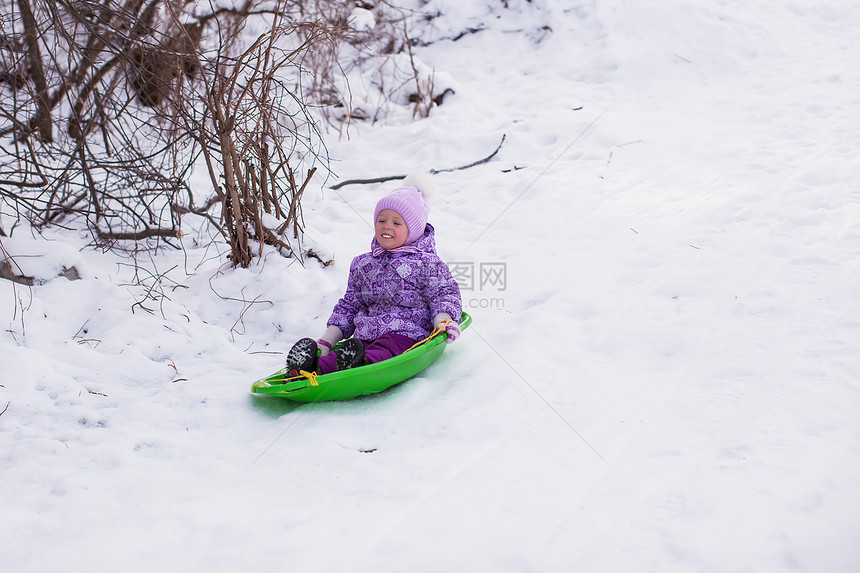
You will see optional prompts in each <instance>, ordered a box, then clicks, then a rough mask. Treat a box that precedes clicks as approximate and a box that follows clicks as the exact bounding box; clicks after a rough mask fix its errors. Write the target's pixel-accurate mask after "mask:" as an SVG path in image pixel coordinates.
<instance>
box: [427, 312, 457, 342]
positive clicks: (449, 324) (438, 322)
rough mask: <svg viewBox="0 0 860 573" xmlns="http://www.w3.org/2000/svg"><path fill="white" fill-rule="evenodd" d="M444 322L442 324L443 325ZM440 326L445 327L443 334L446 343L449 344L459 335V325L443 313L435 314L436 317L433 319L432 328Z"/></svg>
mask: <svg viewBox="0 0 860 573" xmlns="http://www.w3.org/2000/svg"><path fill="white" fill-rule="evenodd" d="M443 323H444V325H443ZM439 327H442V328H444V329H445V334H446V335H447V336H448V338H447V339H446V340H445V342H447V343H448V344H451V343H452V342H454V341H455V340H457V337H458V336H460V325H459V324H457V321H456V320H454V319H452V318H451V317H450V316H448V315H447V314H445V313H440V314H437V315H436V318H435V319H434V320H433V328H439Z"/></svg>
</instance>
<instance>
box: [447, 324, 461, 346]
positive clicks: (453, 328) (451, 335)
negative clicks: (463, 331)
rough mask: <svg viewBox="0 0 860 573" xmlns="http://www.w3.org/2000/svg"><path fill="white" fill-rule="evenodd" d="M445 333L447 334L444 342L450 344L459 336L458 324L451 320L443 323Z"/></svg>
mask: <svg viewBox="0 0 860 573" xmlns="http://www.w3.org/2000/svg"><path fill="white" fill-rule="evenodd" d="M445 334H447V335H448V338H447V339H446V340H445V343H446V344H451V343H452V342H454V341H455V340H457V338H458V337H459V336H460V325H459V324H457V323H456V322H454V321H453V320H452V321H451V322H449V323H448V324H446V325H445Z"/></svg>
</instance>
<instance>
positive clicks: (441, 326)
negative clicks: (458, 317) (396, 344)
mask: <svg viewBox="0 0 860 573" xmlns="http://www.w3.org/2000/svg"><path fill="white" fill-rule="evenodd" d="M449 322H454V319H452V318H446V319H445V320H442V321H439V325H438V326H437V327H436V328H434V329H433V332H431V333H430V336H428V337H427V338H425V339H424V340H421V341H419V342H416V343H415V344H413V345H412V346H410V347H409V348H407V349H406V352H409V351H410V350H412V349H413V348H415V347H417V346H421V345H422V344H424V343H425V342H428V341H429V340H430V339H431V338H433V337H434V336H436V335H437V334H439V333H440V332H443V331H444V330H445V326H446V325H447V324H448V323H449Z"/></svg>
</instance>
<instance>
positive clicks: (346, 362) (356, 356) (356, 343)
mask: <svg viewBox="0 0 860 573" xmlns="http://www.w3.org/2000/svg"><path fill="white" fill-rule="evenodd" d="M362 362H364V343H363V342H362V341H360V340H359V339H357V338H350V339H349V340H347V341H346V342H344V343H342V344H341V345H340V348H339V349H338V351H337V369H338V370H347V369H349V368H355V367H356V366H361V363H362Z"/></svg>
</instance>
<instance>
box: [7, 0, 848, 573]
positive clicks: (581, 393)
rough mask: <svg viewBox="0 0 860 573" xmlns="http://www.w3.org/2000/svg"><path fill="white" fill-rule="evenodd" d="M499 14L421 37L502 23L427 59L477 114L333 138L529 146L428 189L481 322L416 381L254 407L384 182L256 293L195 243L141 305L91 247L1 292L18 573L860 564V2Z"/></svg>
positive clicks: (322, 202) (311, 202)
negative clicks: (314, 253) (61, 272)
mask: <svg viewBox="0 0 860 573" xmlns="http://www.w3.org/2000/svg"><path fill="white" fill-rule="evenodd" d="M508 4H509V5H511V7H510V8H508V9H503V8H502V7H501V5H497V3H493V4H492V5H488V6H480V5H469V6H468V7H467V6H466V3H457V2H453V1H452V0H448V1H438V0H434V1H432V2H431V3H430V4H428V7H427V9H428V10H430V9H436V8H438V9H439V10H440V11H441V12H442V13H443V14H444V16H443V17H440V18H437V19H436V20H434V21H433V26H434V27H433V28H431V29H428V30H426V31H424V32H423V34H425V37H424V39H425V40H428V41H432V40H433V39H434V38H444V37H452V36H453V35H454V34H455V33H456V32H458V31H462V30H465V29H467V28H472V29H475V30H478V29H481V30H482V31H480V32H476V33H470V34H467V35H465V36H463V37H462V38H461V39H459V40H457V41H451V40H440V41H438V42H435V43H431V44H430V45H429V46H427V47H424V48H420V49H416V55H417V56H418V57H419V58H420V59H421V60H422V62H424V64H427V65H429V66H432V67H434V68H436V69H437V70H438V71H439V73H440V74H441V73H444V74H447V75H448V77H449V78H450V80H451V82H452V85H453V87H454V89H455V92H456V93H455V94H454V95H452V96H450V97H448V98H446V100H445V103H444V104H443V105H442V106H441V107H439V108H437V109H435V110H434V111H433V113H432V114H431V116H430V117H429V118H428V119H426V120H421V121H417V122H412V123H402V124H399V125H386V126H383V125H378V126H373V127H371V126H366V125H356V126H353V128H352V130H351V133H350V138H349V139H346V138H344V139H342V140H341V141H334V142H332V143H331V144H330V149H331V152H332V155H333V157H334V158H335V159H336V164H335V166H334V168H335V171H336V172H337V173H338V175H339V176H340V177H341V178H344V179H346V178H353V177H373V176H380V175H391V174H396V173H403V172H406V171H408V170H409V169H411V168H413V167H414V166H416V165H423V166H430V167H434V168H445V167H452V166H458V165H463V164H465V163H468V162H470V161H472V160H475V159H478V158H481V157H484V156H486V155H487V154H488V153H489V152H490V151H492V150H493V149H494V148H495V147H496V145H498V143H499V141H500V140H501V137H502V135H504V136H505V143H504V145H503V146H502V148H501V150H500V152H499V154H498V155H497V156H495V157H494V158H493V160H492V161H490V162H489V163H487V164H484V165H480V166H477V167H474V168H471V169H468V170H463V171H457V172H452V173H442V174H440V175H438V176H437V177H438V178H439V183H440V187H441V189H440V191H439V192H438V193H437V194H436V197H435V198H434V204H433V206H432V208H431V209H432V210H431V217H430V220H431V221H432V222H433V224H434V225H435V226H436V228H437V233H438V242H439V250H440V254H441V255H442V256H443V258H445V259H446V260H447V261H449V262H450V263H451V264H452V266H455V267H456V268H458V269H459V272H460V273H461V276H462V277H463V278H464V280H465V279H468V278H471V279H473V282H472V283H471V285H470V288H468V289H464V293H463V294H464V300H465V302H466V305H467V310H468V311H469V312H470V313H471V314H472V315H473V316H474V319H475V322H474V324H473V326H472V327H471V328H470V329H469V330H468V331H467V332H466V333H465V334H464V336H463V337H462V339H461V340H460V341H458V342H457V343H456V344H454V345H452V346H451V347H450V348H448V350H447V351H446V353H445V355H444V356H443V358H442V359H441V360H440V361H439V362H437V363H436V364H434V365H433V366H432V367H431V368H430V369H428V370H427V371H426V372H425V373H423V374H422V375H420V376H418V377H416V378H414V379H413V380H411V381H409V382H408V383H406V384H403V385H400V386H398V387H396V388H394V389H392V390H391V391H389V392H386V393H383V394H381V395H378V396H373V397H367V398H362V399H358V400H354V401H350V402H344V403H331V404H316V405H305V406H300V407H299V406H297V405H295V404H290V403H289V402H281V401H278V400H267V399H262V400H260V399H256V398H255V397H252V396H250V395H249V392H248V390H249V387H250V384H251V383H252V382H253V381H254V380H255V379H257V378H259V377H262V376H263V375H265V374H268V373H270V372H272V371H274V370H275V369H277V368H278V367H279V366H280V365H281V364H282V362H283V353H284V352H285V351H286V350H287V349H288V348H289V345H290V344H291V343H292V342H293V341H294V340H296V339H297V338H299V337H301V336H304V335H307V334H310V335H316V334H318V333H319V332H321V330H322V328H323V327H324V323H325V320H326V318H327V317H328V313H329V312H330V310H331V307H332V305H333V304H334V303H335V302H336V300H337V299H338V297H339V296H340V295H341V293H342V290H343V288H344V286H345V281H346V273H347V270H348V266H349V261H350V260H351V258H352V257H353V256H355V255H357V254H359V253H361V252H363V251H365V250H366V249H367V246H368V244H369V242H370V237H371V235H370V231H369V223H368V220H369V218H370V214H371V213H372V208H373V205H374V204H375V202H376V200H377V199H378V198H379V197H380V196H381V195H382V194H384V193H385V192H386V191H387V190H389V189H391V186H390V185H389V186H386V185H379V186H375V187H366V186H348V187H345V188H343V189H340V190H338V191H332V190H331V189H328V188H324V189H319V191H318V193H316V194H314V195H313V196H311V197H309V199H308V203H307V204H306V207H305V209H306V212H305V216H306V222H307V224H308V229H309V231H308V234H309V238H310V239H311V240H312V241H314V242H316V243H317V244H319V245H320V246H321V248H323V249H325V250H326V251H327V252H331V253H333V254H334V256H335V259H336V264H335V265H334V266H332V267H329V268H325V269H323V268H320V267H319V266H318V265H317V264H316V263H315V262H313V261H311V262H309V263H308V264H307V265H306V268H300V265H299V263H297V262H296V261H294V260H286V259H283V258H281V257H279V256H277V255H276V254H274V253H269V255H268V256H266V257H265V259H264V260H263V261H262V262H261V263H260V264H259V265H258V266H256V267H253V268H251V269H246V270H242V269H235V270H234V269H230V268H229V267H228V266H227V265H225V259H224V257H223V253H217V252H214V249H212V248H204V247H200V246H198V245H201V244H207V242H208V241H206V240H202V239H204V238H202V237H196V236H195V234H194V231H193V230H189V232H188V233H187V235H186V237H185V246H186V251H185V252H184V253H170V252H163V253H160V254H158V255H156V256H155V257H153V258H152V259H151V260H142V261H141V265H142V268H143V269H148V272H149V273H150V276H142V277H139V278H144V281H143V282H144V285H145V286H148V287H149V290H147V289H146V288H145V287H144V286H135V285H133V283H134V281H133V280H132V278H133V277H132V273H133V272H134V271H133V269H132V267H131V265H130V264H129V262H128V260H127V259H123V258H122V257H120V256H116V255H112V254H102V253H97V252H93V251H90V250H82V252H81V253H80V254H81V256H82V258H83V261H82V260H80V258H77V256H72V255H69V257H70V258H72V259H74V260H73V261H72V262H74V264H75V265H76V266H78V267H79V270H80V271H81V275H82V277H83V278H82V280H80V281H68V280H66V279H64V278H57V279H52V280H48V282H46V283H45V284H42V285H36V286H33V287H26V286H22V285H13V284H12V283H7V282H6V281H3V283H2V284H0V287H2V288H0V317H2V323H3V325H4V332H3V334H2V336H0V361H2V364H3V366H2V376H0V385H2V386H0V410H2V409H3V408H4V407H5V408H6V409H5V410H3V413H2V415H0V467H2V471H0V479H2V485H3V487H2V488H0V508H2V510H3V516H4V517H3V519H2V520H0V540H2V541H0V547H2V550H3V551H2V552H3V556H4V568H5V569H7V570H9V571H44V570H48V569H58V568H59V569H64V570H83V569H89V570H96V571H106V570H115V569H118V568H120V567H121V568H122V569H123V570H127V571H151V570H155V569H157V570H162V571H188V570H191V571H198V570H200V571H202V570H207V571H235V570H240V569H241V570H274V571H333V570H337V571H392V572H394V571H404V570H409V571H477V570H482V571H517V572H519V571H571V570H576V571H588V572H605V571H606V572H608V571H612V572H614V571H661V572H665V571H715V572H729V571H731V572H734V571H755V572H762V571H772V572H782V571H788V570H799V571H828V572H846V573H847V572H852V571H856V570H857V568H858V567H860V549H858V547H857V544H856V539H857V536H858V534H860V517H858V516H860V512H858V509H860V421H858V416H857V412H858V411H860V382H858V380H860V347H858V336H857V332H858V328H860V320H858V318H857V317H858V316H860V303H858V299H857V296H856V293H857V292H858V291H860V273H858V260H860V223H858V222H860V207H858V201H860V194H858V189H860V175H858V174H860V159H858V156H860V155H858V150H860V119H858V116H857V114H856V95H855V94H857V93H860V72H858V69H857V66H856V65H853V62H854V60H856V55H857V54H858V53H860V39H858V37H857V34H856V30H857V29H860V9H858V7H857V6H855V5H854V4H852V3H849V2H837V1H831V2H824V3H821V2H819V3H814V4H813V3H804V2H795V3H793V4H790V5H784V6H783V5H780V6H776V5H768V6H767V7H764V6H758V5H756V4H755V3H753V5H750V4H749V3H743V2H737V1H733V0H730V1H728V2H726V1H721V2H716V1H707V2H699V3H688V2H680V1H672V2H662V3H660V5H659V6H656V5H655V6H641V5H631V3H628V2H622V1H609V2H601V3H591V4H588V3H587V4H583V5H582V6H581V7H577V8H565V7H563V6H562V5H561V4H562V3H559V2H530V3H523V2H519V3H516V2H509V3H508ZM434 35H435V36H434ZM201 181H202V179H201ZM329 183H331V182H329ZM50 238H51V239H52V240H55V241H58V242H59V243H60V244H61V245H62V249H61V250H63V249H65V250H64V251H63V252H67V251H68V249H67V247H68V246H69V245H71V246H73V247H76V248H75V249H72V251H76V250H77V248H80V247H82V245H83V244H84V243H85V242H86V240H87V238H86V237H78V236H76V235H74V234H69V233H68V232H66V233H54V234H53V235H52V236H51V237H50ZM198 239H200V240H198ZM140 272H144V271H140ZM7 404H8V407H7Z"/></svg>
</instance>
